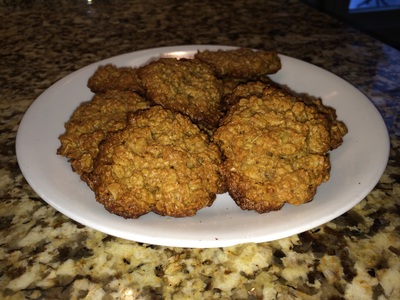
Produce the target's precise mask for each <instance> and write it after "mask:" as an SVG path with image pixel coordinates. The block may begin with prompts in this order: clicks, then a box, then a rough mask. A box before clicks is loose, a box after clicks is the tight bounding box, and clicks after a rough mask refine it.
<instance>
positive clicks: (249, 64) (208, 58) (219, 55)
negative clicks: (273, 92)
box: [195, 48, 281, 80]
mask: <svg viewBox="0 0 400 300" xmlns="http://www.w3.org/2000/svg"><path fill="white" fill-rule="evenodd" d="M195 58H197V59H199V60H201V61H203V62H206V63H208V64H209V65H211V66H212V67H213V68H214V69H215V72H216V74H217V76H218V77H219V78H224V77H233V78H241V79H248V80H255V79H257V78H259V77H261V76H265V75H267V74H274V73H276V72H278V71H279V70H280V69H281V60H280V58H279V56H278V54H277V53H276V52H275V51H254V50H252V49H248V48H239V49H234V50H218V51H209V50H205V51H202V52H198V53H196V55H195Z"/></svg>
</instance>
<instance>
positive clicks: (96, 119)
mask: <svg viewBox="0 0 400 300" xmlns="http://www.w3.org/2000/svg"><path fill="white" fill-rule="evenodd" d="M149 106H150V105H149V102H148V101H146V100H145V99H143V98H142V97H141V96H139V95H138V94H137V93H135V92H131V91H116V90H110V91H107V92H105V93H101V94H97V95H95V96H94V97H93V99H92V100H90V101H88V102H83V103H82V104H80V105H79V106H78V108H77V109H76V110H75V111H74V112H73V114H72V116H71V117H70V119H69V120H68V122H67V123H66V124H65V132H64V133H63V134H62V135H60V136H59V140H60V143H61V145H60V147H59V148H58V149H57V154H59V155H62V156H65V157H67V158H68V160H69V161H70V163H71V166H72V169H73V170H74V171H75V172H76V173H78V174H79V175H80V176H81V178H82V179H83V180H84V181H86V182H87V183H89V186H90V178H89V177H88V175H89V174H90V173H91V172H92V170H93V160H94V159H95V158H96V157H97V154H98V152H99V148H98V146H99V144H100V143H101V142H102V141H103V140H104V139H105V138H106V137H107V136H108V135H109V134H110V133H111V132H115V131H118V130H121V129H123V128H125V126H126V125H127V116H128V113H130V112H134V111H136V110H139V109H145V108H148V107H149Z"/></svg>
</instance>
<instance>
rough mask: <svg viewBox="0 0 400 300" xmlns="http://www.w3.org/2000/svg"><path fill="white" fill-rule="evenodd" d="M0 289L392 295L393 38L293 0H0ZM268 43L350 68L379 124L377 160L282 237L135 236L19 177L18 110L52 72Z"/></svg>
mask: <svg viewBox="0 0 400 300" xmlns="http://www.w3.org/2000/svg"><path fill="white" fill-rule="evenodd" d="M0 16H1V20H2V22H1V25H0V57H1V59H0V68H1V72H0V89H1V93H0V116H1V117H0V142H1V144H0V187H1V188H0V298H1V299H400V286H399V282H400V218H399V216H400V185H399V179H400V176H399V174H400V169H399V168H400V167H399V161H400V159H399V155H400V152H399V148H400V139H399V135H400V131H399V122H400V119H399V111H400V109H399V107H400V90H399V82H400V76H399V69H400V52H399V51H397V50H395V49H393V48H391V47H390V46H388V45H385V44H383V43H381V42H380V41H378V40H376V39H374V38H372V37H370V36H368V35H366V34H363V33H361V32H359V31H358V30H356V29H353V28H352V27H349V26H347V25H345V24H342V23H340V22H339V21H336V20H334V19H332V18H331V17H329V16H327V15H324V14H322V13H320V12H318V11H316V10H314V9H312V8H310V7H309V6H307V5H305V4H302V3H301V2H299V1H262V0H250V1H225V0H223V1H211V0H205V1H193V0H189V1H185V2H180V1H176V0H173V1H166V0H161V1H154V0H149V1H137V0H133V1H120V0H115V1H96V0H94V1H61V0H58V1H57V0H56V1H35V0H32V1H7V0H3V1H0ZM188 44H216V45H232V46H239V47H251V48H255V49H276V50H277V51H278V52H280V53H282V54H286V55H289V56H292V57H296V58H299V59H301V60H304V61H307V62H311V63H313V64H315V65H318V66H320V67H322V68H324V69H327V70H329V71H331V72H333V73H334V74H336V75H338V76H340V77H342V78H344V79H345V80H347V81H349V82H350V83H351V84H352V85H354V86H355V87H357V88H358V89H359V90H360V91H361V92H363V93H364V94H365V95H366V96H367V97H368V98H369V99H370V100H371V101H372V102H373V104H374V105H375V106H376V107H377V108H378V110H379V111H380V113H381V114H382V117H383V119H384V121H385V123H386V126H387V128H388V131H389V134H390V142H391V151H390V158H389V162H388V165H387V168H386V170H385V172H384V174H383V176H382V178H381V179H380V181H379V183H378V184H377V185H376V187H375V188H374V189H373V190H372V191H371V192H370V193H369V194H368V195H367V196H366V197H365V198H364V199H363V200H362V201H361V202H360V203H359V204H358V205H356V206H355V207H354V208H353V209H351V210H350V211H348V212H347V213H345V214H343V215H342V216H340V217H338V218H336V219H334V220H332V221H330V222H328V223H326V224H324V225H321V226H319V227H317V228H314V229H312V230H309V231H306V232H304V233H300V234H298V235H294V236H291V237H288V238H284V239H280V240H276V241H272V242H265V243H258V244H256V243H249V244H242V245H237V246H232V247H225V248H211V249H194V248H176V247H166V246H158V245H148V244H142V243H137V242H134V241H128V240H124V239H121V238H116V237H113V236H110V235H107V234H105V233H102V232H99V231H96V230H94V229H91V228H88V227H85V226H83V225H81V224H79V223H77V222H75V221H74V220H71V219H69V218H68V217H66V216H64V215H62V214H61V213H59V212H57V211H56V210H55V209H54V208H52V207H51V206H49V205H48V204H47V203H46V202H45V201H43V200H42V199H41V198H40V197H39V196H38V195H37V194H36V193H35V192H34V191H33V190H32V188H31V187H30V186H29V185H28V183H27V182H26V181H25V179H24V177H23V175H22V173H21V171H20V169H19V167H18V162H17V158H16V153H15V138H16V133H17V129H18V125H19V122H20V121H21V119H22V117H23V115H24V113H25V111H26V110H27V109H28V107H29V106H30V104H31V103H32V102H33V101H34V100H35V99H36V98H37V97H38V96H39V95H40V94H41V93H42V92H43V91H44V90H46V89H47V88H48V87H49V86H50V85H51V84H52V83H54V82H55V81H57V80H59V79H61V78H63V77H64V76H66V75H68V74H69V73H71V72H73V71H75V70H78V69H80V68H82V67H84V66H86V65H88V64H91V63H93V62H97V61H99V60H102V59H105V58H108V57H111V56H115V55H119V54H123V53H128V52H132V51H137V50H142V49H148V48H154V47H162V46H173V45H188Z"/></svg>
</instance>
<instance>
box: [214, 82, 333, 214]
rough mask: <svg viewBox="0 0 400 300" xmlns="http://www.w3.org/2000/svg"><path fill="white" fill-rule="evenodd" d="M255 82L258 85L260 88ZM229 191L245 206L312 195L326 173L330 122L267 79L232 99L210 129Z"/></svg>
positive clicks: (274, 205) (275, 206) (269, 205)
mask: <svg viewBox="0 0 400 300" xmlns="http://www.w3.org/2000/svg"><path fill="white" fill-rule="evenodd" d="M258 88H259V86H257V89H256V90H257V91H259V89H258ZM213 138H214V141H215V142H216V143H217V144H218V145H219V146H220V147H221V149H222V152H223V154H224V156H225V157H226V160H225V161H224V163H223V166H222V172H223V175H224V176H225V177H226V180H227V186H228V191H229V193H230V195H231V197H232V198H233V199H234V201H235V202H236V203H237V204H238V205H239V206H240V207H241V208H242V209H245V210H255V211H257V212H259V213H264V212H268V211H271V210H279V209H280V208H281V207H282V206H283V205H284V204H285V203H290V204H294V205H299V204H302V203H305V202H308V201H310V200H312V198H313V196H314V194H315V192H316V189H317V187H318V186H319V185H320V184H321V183H323V182H326V181H327V180H328V179H329V171H330V161H329V156H328V155H327V152H328V151H329V149H330V133H329V122H328V120H327V118H326V117H325V116H324V115H323V114H321V113H319V112H318V110H317V109H316V108H315V107H314V106H307V105H305V103H304V102H302V101H299V100H297V99H296V98H295V97H294V96H290V95H288V94H287V93H284V92H283V91H282V90H281V89H276V88H273V87H270V86H268V85H266V86H265V88H264V89H262V92H260V93H258V92H257V93H256V95H248V96H247V98H241V100H240V101H238V102H237V103H236V104H234V105H233V106H232V107H231V108H230V109H229V111H228V113H227V114H226V115H225V117H224V118H223V119H222V120H221V126H220V127H219V128H218V129H217V130H216V132H215V133H214V136H213Z"/></svg>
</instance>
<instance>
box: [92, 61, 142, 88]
mask: <svg viewBox="0 0 400 300" xmlns="http://www.w3.org/2000/svg"><path fill="white" fill-rule="evenodd" d="M137 74H138V69H137V68H132V67H117V66H115V65H113V64H106V65H101V66H99V67H98V68H97V70H96V71H95V72H94V74H93V75H92V76H91V77H90V78H89V80H88V84H87V85H88V87H89V89H90V90H91V91H92V92H93V93H103V92H105V91H107V90H119V91H134V92H138V93H139V94H142V93H143V88H142V85H141V83H140V80H139V78H138V75H137Z"/></svg>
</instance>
